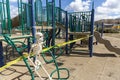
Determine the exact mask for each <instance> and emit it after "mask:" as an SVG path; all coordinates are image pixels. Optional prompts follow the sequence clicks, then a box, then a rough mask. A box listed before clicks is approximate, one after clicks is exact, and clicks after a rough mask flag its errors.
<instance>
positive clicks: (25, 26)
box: [18, 0, 32, 35]
mask: <svg viewBox="0 0 120 80" xmlns="http://www.w3.org/2000/svg"><path fill="white" fill-rule="evenodd" d="M31 7H32V6H31V5H30V4H29V3H28V2H26V3H24V2H23V1H22V0H18V13H19V22H20V28H19V29H20V30H21V31H22V34H23V35H24V34H30V32H31V16H30V15H31V11H30V8H31Z"/></svg>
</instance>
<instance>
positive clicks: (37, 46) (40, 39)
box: [28, 32, 52, 80]
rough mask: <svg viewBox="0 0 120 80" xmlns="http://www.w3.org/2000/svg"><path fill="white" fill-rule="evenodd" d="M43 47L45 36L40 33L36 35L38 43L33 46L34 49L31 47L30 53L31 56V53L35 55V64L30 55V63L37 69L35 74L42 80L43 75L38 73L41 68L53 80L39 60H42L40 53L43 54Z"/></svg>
mask: <svg viewBox="0 0 120 80" xmlns="http://www.w3.org/2000/svg"><path fill="white" fill-rule="evenodd" d="M42 47H43V34H42V33H40V32H37V33H36V43H34V44H32V47H31V50H30V53H29V54H31V52H33V54H34V55H35V62H33V60H31V58H30V55H29V56H28V60H30V62H31V63H32V64H33V66H34V68H35V72H36V74H37V75H38V76H39V78H40V80H43V78H42V77H41V75H40V74H39V73H38V70H39V68H40V67H41V68H42V69H43V70H44V72H45V73H46V74H47V76H48V77H49V80H52V78H51V77H50V75H49V74H48V72H47V71H46V69H45V68H44V66H43V62H41V61H40V60H39V58H41V56H40V53H41V52H42Z"/></svg>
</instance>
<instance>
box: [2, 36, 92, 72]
mask: <svg viewBox="0 0 120 80" xmlns="http://www.w3.org/2000/svg"><path fill="white" fill-rule="evenodd" d="M92 36H93V35H90V36H87V37H83V38H79V39H75V40H71V41H68V42H64V43H61V44H57V45H55V46H51V47H48V48H45V49H43V50H42V53H43V52H46V51H48V50H50V49H52V48H57V47H62V46H65V45H67V44H70V43H74V42H76V41H80V40H83V39H87V38H89V37H92ZM23 56H24V57H25V58H27V57H28V54H24V55H23ZM23 56H21V57H19V58H17V59H15V60H13V61H11V62H8V63H7V64H6V65H5V66H3V67H1V68H0V71H2V70H4V69H6V68H8V67H9V66H11V65H13V64H16V63H17V62H19V61H21V60H22V59H23ZM30 56H34V54H32V53H31V55H30Z"/></svg>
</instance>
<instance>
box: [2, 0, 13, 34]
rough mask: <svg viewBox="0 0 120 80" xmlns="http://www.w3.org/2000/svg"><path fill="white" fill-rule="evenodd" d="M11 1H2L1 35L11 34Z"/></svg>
mask: <svg viewBox="0 0 120 80" xmlns="http://www.w3.org/2000/svg"><path fill="white" fill-rule="evenodd" d="M10 19H11V18H10V4H9V0H0V29H1V30H0V33H1V34H11V20H10Z"/></svg>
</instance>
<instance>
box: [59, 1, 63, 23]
mask: <svg viewBox="0 0 120 80" xmlns="http://www.w3.org/2000/svg"><path fill="white" fill-rule="evenodd" d="M61 18H62V14H61V0H59V22H60V23H61Z"/></svg>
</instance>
